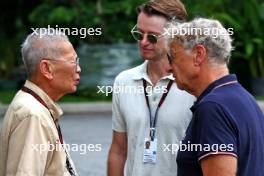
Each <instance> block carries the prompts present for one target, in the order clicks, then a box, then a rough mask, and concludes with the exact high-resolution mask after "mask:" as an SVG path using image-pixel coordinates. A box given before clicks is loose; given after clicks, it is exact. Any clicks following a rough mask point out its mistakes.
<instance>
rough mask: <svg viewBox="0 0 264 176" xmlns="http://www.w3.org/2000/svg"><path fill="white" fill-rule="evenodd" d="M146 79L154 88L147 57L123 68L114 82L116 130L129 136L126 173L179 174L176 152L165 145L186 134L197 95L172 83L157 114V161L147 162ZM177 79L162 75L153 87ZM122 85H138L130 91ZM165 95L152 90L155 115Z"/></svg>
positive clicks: (161, 85) (160, 86) (129, 174)
mask: <svg viewBox="0 0 264 176" xmlns="http://www.w3.org/2000/svg"><path fill="white" fill-rule="evenodd" d="M142 79H145V80H146V81H147V83H148V86H149V87H150V90H151V87H152V83H151V81H150V79H149V77H148V75H147V61H145V62H144V63H143V64H142V65H140V66H137V67H135V68H132V69H129V70H126V71H123V72H121V73H120V74H119V75H118V76H117V77H116V79H115V83H114V92H113V117H112V118H113V130H114V131H117V132H127V137H128V153H127V161H126V166H125V174H126V175H127V176H139V175H140V176H150V175H151V176H164V175H166V176H172V175H173V176H175V175H176V173H177V166H176V154H175V153H174V154H172V153H171V152H169V151H166V147H165V145H166V146H167V145H171V144H177V143H179V141H180V140H182V138H183V137H184V134H185V130H186V128H187V125H188V124H189V121H190V119H191V117H192V114H191V111H190V109H189V108H190V107H191V106H192V105H193V102H194V101H195V97H193V96H192V95H190V94H188V93H187V92H185V91H181V90H179V89H178V88H177V86H176V84H175V83H174V84H173V85H172V87H171V89H170V91H169V93H168V95H167V97H166V99H165V101H164V103H163V105H162V106H161V108H160V110H159V112H158V116H157V124H156V136H157V141H158V142H157V143H158V147H157V148H158V151H157V163H156V164H154V165H153V164H144V163H143V152H144V151H143V150H144V138H145V137H148V134H149V127H150V122H149V121H150V120H149V111H148V107H147V104H146V100H145V96H144V88H143V81H142ZM173 79H174V78H173V77H172V75H169V76H165V77H163V78H161V79H160V80H159V81H158V82H157V84H156V85H155V87H152V90H155V89H156V90H159V89H161V90H163V88H165V87H166V86H167V84H168V82H169V80H173ZM117 87H119V88H118V89H117ZM120 87H122V88H123V90H124V89H125V88H126V89H128V90H131V89H132V88H134V89H133V91H130V92H129V91H123V92H121V91H120V90H121V88H120ZM124 87H125V88H124ZM129 88H130V89H129ZM162 95H163V91H152V92H151V94H150V96H149V103H150V108H151V113H152V114H153V115H154V113H155V111H156V108H157V106H158V103H159V101H160V98H161V96H162ZM164 150H165V151H164Z"/></svg>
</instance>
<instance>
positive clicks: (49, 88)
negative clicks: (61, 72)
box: [29, 78, 63, 102]
mask: <svg viewBox="0 0 264 176" xmlns="http://www.w3.org/2000/svg"><path fill="white" fill-rule="evenodd" d="M42 80H43V79H41V78H31V79H29V81H31V82H33V83H34V84H36V85H37V86H38V87H39V88H41V89H42V90H43V91H44V92H45V93H46V94H47V95H48V96H49V97H50V98H51V99H52V100H53V101H54V102H56V101H58V100H59V99H60V98H61V97H62V96H63V95H60V94H58V93H57V92H56V91H54V89H52V86H51V85H50V84H49V82H46V81H42Z"/></svg>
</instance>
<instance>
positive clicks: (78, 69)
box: [76, 65, 82, 73]
mask: <svg viewBox="0 0 264 176" xmlns="http://www.w3.org/2000/svg"><path fill="white" fill-rule="evenodd" d="M81 71H82V69H81V66H80V65H77V70H76V72H77V73H81Z"/></svg>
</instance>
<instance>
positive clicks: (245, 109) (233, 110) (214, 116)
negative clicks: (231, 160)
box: [177, 75, 264, 176]
mask: <svg viewBox="0 0 264 176" xmlns="http://www.w3.org/2000/svg"><path fill="white" fill-rule="evenodd" d="M191 110H192V112H193V118H192V120H191V122H190V124H189V126H188V128H187V131H186V136H185V138H184V139H183V141H182V144H181V146H180V149H179V151H178V155H177V164H178V176H200V175H203V174H202V169H201V165H200V162H201V160H202V159H203V158H205V157H208V156H210V155H215V154H225V155H232V156H234V157H236V158H237V160H238V170H237V176H263V174H264V115H263V112H262V111H261V109H260V108H259V106H258V105H257V103H256V101H255V99H254V97H253V96H252V95H250V94H249V93H248V92H247V91H246V90H245V89H244V88H243V87H242V86H241V85H240V84H239V83H238V82H237V79H236V76H235V75H227V76H224V77H222V78H221V79H219V80H216V81H214V82H213V83H211V84H210V85H209V86H208V87H207V89H206V90H205V91H204V92H203V93H202V94H201V96H200V97H198V99H197V101H196V102H195V103H194V105H193V106H192V107H191Z"/></svg>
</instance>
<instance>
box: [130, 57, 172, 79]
mask: <svg viewBox="0 0 264 176" xmlns="http://www.w3.org/2000/svg"><path fill="white" fill-rule="evenodd" d="M147 65H148V61H145V62H144V63H143V64H141V65H140V66H138V71H137V72H136V73H135V74H134V76H133V77H132V79H134V80H142V79H145V80H146V81H148V82H150V83H151V81H150V79H149V76H148V74H147ZM163 79H164V80H166V79H169V80H173V81H174V77H173V75H172V74H170V75H167V76H164V77H162V78H161V79H160V80H163Z"/></svg>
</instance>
